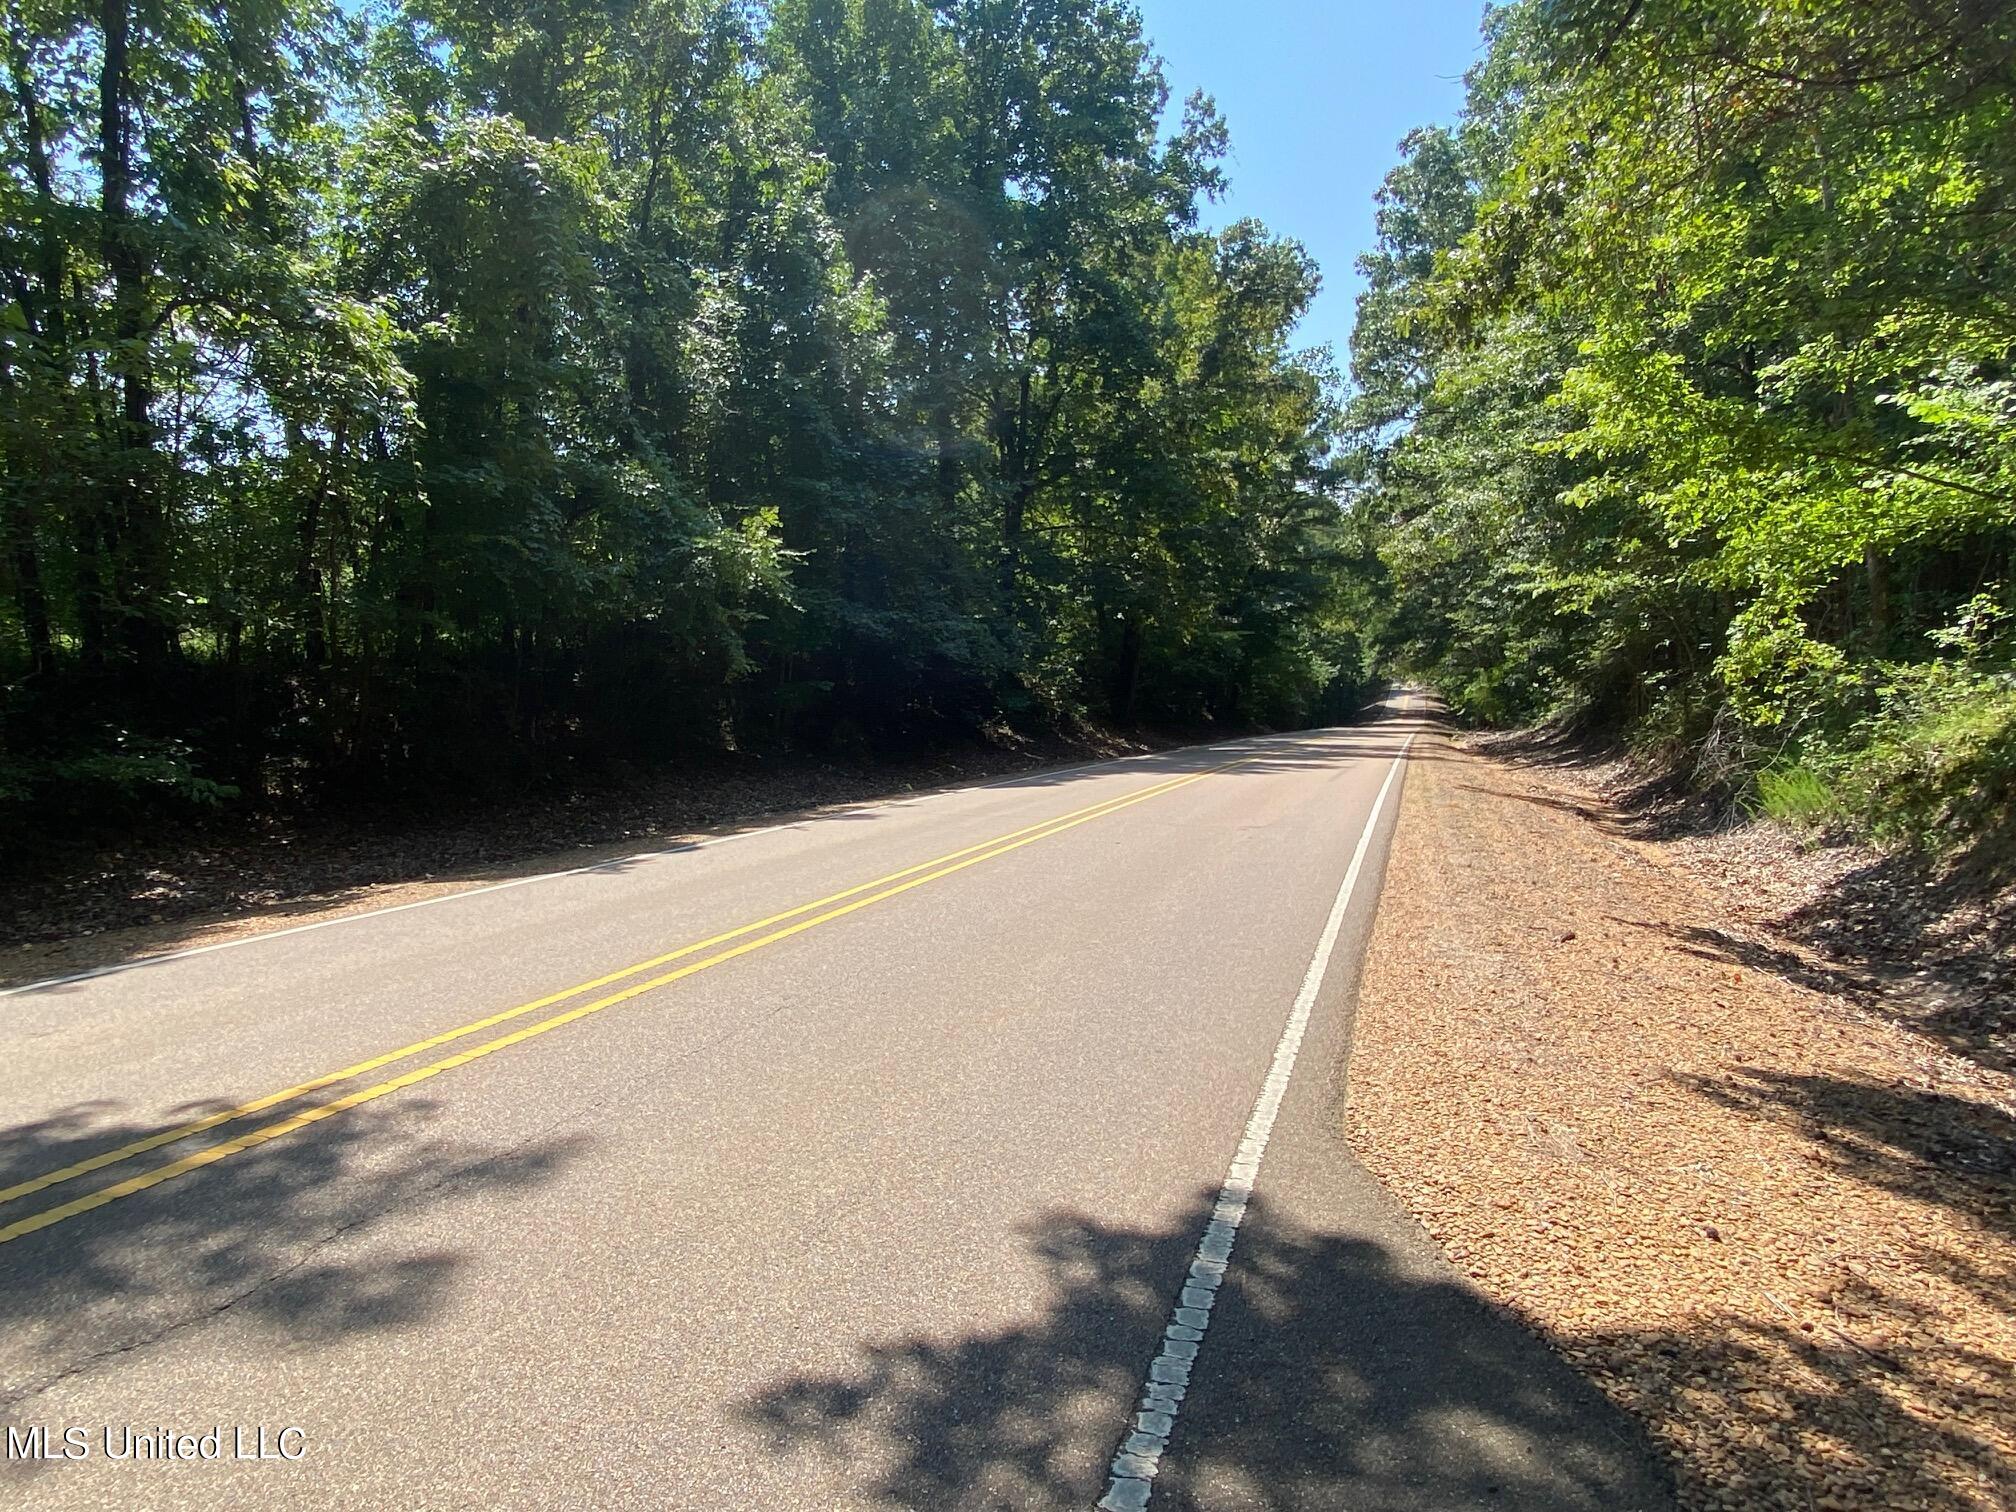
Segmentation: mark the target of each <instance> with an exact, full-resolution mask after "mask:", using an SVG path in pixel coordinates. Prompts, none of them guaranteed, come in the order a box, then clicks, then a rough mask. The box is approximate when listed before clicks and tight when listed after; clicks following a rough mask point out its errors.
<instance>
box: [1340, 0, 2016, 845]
mask: <svg viewBox="0 0 2016 1512" xmlns="http://www.w3.org/2000/svg"><path fill="white" fill-rule="evenodd" d="M1486 34H1487V43H1488V49H1487V54H1486V57H1485V59H1484V61H1483V62H1482V63H1481V64H1480V65H1479V66H1478V67H1477V68H1476V69H1475V70H1474V72H1473V74H1472V76H1471V78H1470V81H1469V99H1468V106H1467V109H1466V111H1465V113H1464V115H1463V118H1462V120H1461V122H1460V124H1459V125H1458V126H1457V127H1455V128H1454V129H1449V130H1442V129H1426V130H1422V131H1419V132H1417V133H1415V134H1414V135H1413V136H1412V137H1410V138H1409V140H1408V141H1407V143H1406V144H1405V147H1404V160H1403V162H1402V164H1401V165H1400V167H1399V168H1397V169H1396V170H1395V171H1394V172H1393V174H1392V175H1391V177H1390V178H1389V179H1388V180H1387V182H1386V185H1385V188H1384V190H1383V192H1382V194H1381V197H1380V217H1379V226H1380V236H1379V244H1378V247H1377V249H1376V250H1375V251H1374V252H1373V253H1372V254H1371V255H1369V256H1368V257H1367V258H1365V259H1364V260H1363V264H1362V266H1363V270H1364V272H1365V274H1366V276H1367V278H1368V280H1369V283H1370V287H1369V289H1368V291H1367V292H1366V294H1365V295H1364V297H1363V299H1362V301H1361V305H1360V318H1359V323H1358V327H1357V330H1356V334H1355V338H1354V344H1353V372H1354V377H1355V380H1356V386H1357V393H1356V396H1355V398H1354V400H1353V410H1352V415H1351V422H1350V423H1351V425H1352V427H1353V428H1354V432H1355V436H1356V444H1355V452H1354V454H1355V457H1356V467H1357V473H1358V485H1357V500H1356V507H1355V508H1354V510H1353V514H1354V517H1355V518H1356V519H1357V520H1358V522H1359V524H1360V527H1361V529H1362V531H1363V534H1364V539H1365V550H1366V559H1367V560H1368V561H1376V563H1377V571H1376V573H1375V579H1374V580H1375V582H1376V584H1377V585H1378V586H1377V590H1376V591H1369V592H1368V593H1367V595H1366V601H1367V603H1368V605H1370V606H1372V607H1374V608H1378V609H1379V610H1380V612H1381V615H1382V619H1383V629H1382V635H1383V637H1384V638H1385V640H1386V642H1387V644H1388V645H1389V646H1390V648H1391V650H1392V653H1393V654H1394V655H1396V656H1397V657H1398V658H1400V659H1401V660H1402V661H1404V662H1406V663H1409V664H1411V665H1413V666H1415V667H1416V668H1418V669H1420V670H1421V671H1422V672H1423V673H1424V674H1425V675H1427V676H1429V677H1430V678H1432V679H1433V680H1434V681H1435V682H1436V683H1437V684H1438V685H1439V686H1440V687H1441V688H1443V689H1444V690H1445V691H1446V692H1447V693H1448V694H1449V696H1450V697H1451V699H1452V700H1453V701H1454V702H1455V704H1456V705H1457V706H1458V707H1459V708H1461V709H1463V710H1464V711H1466V712H1468V713H1470V714H1471V715H1473V716H1475V717H1478V718H1482V719H1489V720H1517V719H1527V718H1534V717H1538V716H1541V715H1544V714H1547V713H1550V712H1554V713H1565V714H1568V715H1572V716H1574V717H1576V718H1579V719H1580V720H1582V721H1583V722H1585V723H1588V724H1593V725H1595V726H1598V727H1601V728H1605V729H1611V730H1616V729H1623V730H1627V731H1629V732H1630V733H1631V734H1632V735H1633V737H1634V738H1635V739H1637V740H1638V741H1639V742H1640V743H1641V744H1643V745H1644V746H1646V747H1648V748H1651V749H1652V750H1654V751H1655V752H1657V753H1658V754H1660V755H1661V756H1663V757H1664V758H1666V759H1667V760H1669V761H1673V762H1675V763H1677V764H1679V765H1681V766H1682V767H1683V768H1684V769H1689V770H1691V771H1692V772H1693V773H1694V774H1695V775H1696V776H1698V777H1700V778H1702V779H1704V780H1706V781H1710V782H1713V783H1717V784H1720V785H1722V786H1724V787H1725V788H1726V789H1727V790H1728V791H1731V792H1738V793H1740V792H1745V791H1748V792H1753V793H1756V794H1759V795H1760V796H1761V797H1762V799H1763V801H1764V804H1765V806H1766V807H1767V808H1772V809H1775V810H1777V811H1779V812H1784V813H1795V814H1807V815H1814V816H1834V817H1839V818H1846V819H1850V820H1856V821H1860V822H1863V823H1866V824H1870V825H1873V826H1875V827H1877V828H1879V829H1883V828H1888V829H1891V830H1894V831H1901V832H1916V833H1920V834H1924V833H1929V832H1936V831H1939V830H1942V829H1943V830H1946V831H1947V832H1949V834H1954V833H1971V834H1974V835H1977V836H1983V837H1986V836H1989V835H1992V834H1995V833H1999V834H2000V836H2001V841H2002V843H2003V845H2004V846H2005V848H2004V849H2003V850H2002V851H2001V852H2000V864H2001V865H2003V866H2005V867H2006V866H2008V865H2009V864H2010V854H2009V850H2008V849H2007V848H2006V847H2007V845H2008V842H2010V841H2011V839H2012V838H2016V824H2012V820H2016V635H2012V633H2011V630H2012V623H2016V621H2012V611H2016V376H2012V368H2011V361H2012V355H2016V8H2012V7H2011V6H2010V5H2008V4H2006V3H2004V0H1854V3H1847V0H1802V3H1796V4H1790V5H1776V4H1774V5H1764V4H1760V3H1758V0H1518V3H1515V4H1511V5H1508V6H1505V7H1503V8H1501V9H1496V10H1493V11H1492V12H1491V13H1490V14H1489V16H1488V18H1487V22H1486Z"/></svg>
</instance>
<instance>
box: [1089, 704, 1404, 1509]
mask: <svg viewBox="0 0 2016 1512" xmlns="http://www.w3.org/2000/svg"><path fill="white" fill-rule="evenodd" d="M1413 744H1414V737H1413V736H1412V735H1409V736H1408V737H1407V739H1406V740H1405V741H1403V742H1402V743H1401V746H1400V749H1399V750H1398V751H1397V752H1395V753H1394V756H1393V764H1392V765H1391V766H1390V767H1388V768H1387V769H1386V780H1385V782H1383V783H1381V784H1380V787H1379V796H1378V797H1377V798H1375V799H1373V800H1372V812H1371V813H1370V814H1369V815H1367V816H1366V819H1365V829H1364V831H1363V833H1361V834H1360V835H1359V836H1358V848H1357V849H1356V850H1355V851H1353V852H1352V853H1351V865H1350V867H1349V868H1348V869H1347V870H1346V871H1345V873H1344V881H1343V884H1342V885H1341V886H1340V887H1339V888H1338V889H1337V901H1336V902H1335V903H1333V904H1331V905H1330V917H1329V918H1328V919H1327V920H1326V921H1325V922H1324V925H1323V935H1322V938H1321V939H1319V940H1318V941H1317V942H1316V955H1315V957H1314V958H1313V959H1312V960H1311V961H1310V962H1309V970H1308V972H1307V973H1306V974H1305V975H1304V976H1303V978H1302V990H1301V991H1300V992H1298V993H1296V994H1295V1006H1294V1007H1293V1008H1292V1009H1290V1010H1289V1013H1288V1022H1287V1024H1286V1025H1285V1026H1284V1027H1283V1028H1282V1030H1281V1038H1280V1040H1279V1041H1278V1042H1277V1043H1276V1044H1275V1046H1274V1060H1273V1063H1272V1065H1270V1066H1269V1067H1268V1070H1267V1080H1266V1081H1265V1082H1264V1083H1263V1084H1262V1085H1261V1088H1260V1096H1259V1098H1258V1099H1257V1100H1256V1101H1255V1102H1254V1104H1253V1112H1252V1113H1251V1115H1250V1116H1248V1118H1247V1120H1246V1132H1245V1134H1244V1135H1243V1136H1242V1137H1241V1139H1240V1141H1239V1149H1238V1151H1237V1153H1235V1154H1234V1155H1233V1157H1232V1164H1231V1167H1230V1168H1229V1169H1228V1170H1227V1171H1226V1172H1225V1180H1224V1182H1223V1183H1222V1184H1221V1185H1220V1186H1219V1188H1218V1201H1217V1204H1216V1205H1215V1206H1214V1207H1213V1208H1212V1210H1211V1221H1210V1222H1209V1223H1207V1224H1205V1226H1204V1236H1203V1237H1202V1238H1201V1239H1199V1240H1198V1241H1197V1252H1196V1254H1195V1255H1194V1256H1193V1258H1192V1259H1191V1261H1190V1270H1189V1274H1188V1275H1187V1276H1186V1277H1185V1278H1184V1281H1183V1287H1182V1290H1181V1291H1180V1292H1179V1293H1178V1295H1177V1298H1176V1305H1175V1306H1174V1307H1173V1308H1171V1309H1170V1313H1169V1321H1168V1324H1167V1325H1166V1326H1165V1327H1164V1328H1163V1330H1162V1348H1161V1352H1160V1353H1158V1354H1157V1355H1156V1356H1155V1358H1154V1360H1153V1361H1152V1362H1150V1364H1149V1366H1148V1378H1147V1380H1146V1381H1145V1382H1143V1383H1142V1389H1141V1400H1140V1405H1139V1406H1138V1407H1137V1408H1136V1409H1135V1413H1134V1417H1133V1419H1132V1420H1131V1423H1130V1426H1129V1428H1128V1430H1127V1435H1126V1437H1125V1438H1123V1439H1122V1440H1121V1441H1120V1449H1119V1452H1118V1453H1116V1454H1115V1455H1114V1456H1113V1463H1112V1466H1111V1467H1110V1470H1109V1472H1108V1473H1109V1478H1108V1480H1107V1483H1106V1494H1105V1495H1104V1496H1103V1497H1101V1498H1100V1499H1099V1506H1100V1508H1101V1509H1102V1512H1141V1509H1142V1508H1144V1507H1146V1506H1147V1505H1148V1498H1149V1496H1150V1495H1151V1494H1152V1493H1153V1492H1154V1489H1155V1472H1156V1471H1157V1470H1158V1469H1159V1468H1160V1467H1161V1463H1162V1455H1163V1452H1164V1451H1165V1450H1167V1449H1168V1447H1169V1435H1170V1434H1171V1433H1173V1432H1174V1431H1175V1428H1176V1415H1177V1413H1178V1412H1179V1411H1181V1409H1182V1404H1183V1397H1184V1394H1185V1393H1186V1391H1187V1390H1188V1389H1189V1385H1190V1367H1191V1363H1192V1362H1193V1361H1194V1360H1195V1359H1196V1358H1197V1349H1198V1346H1199V1345H1200V1344H1202V1343H1203V1342H1204V1331H1205V1329H1206V1328H1208V1327H1209V1326H1210V1322H1211V1307H1212V1304H1213V1303H1215V1302H1216V1301H1217V1300H1218V1288H1219V1285H1220V1284H1221V1283H1222V1282H1223V1281H1224V1279H1225V1273H1226V1270H1227V1267H1228V1266H1229V1265H1230V1264H1231V1260H1232V1245H1233V1241H1234V1240H1235V1239H1237V1238H1238V1235H1239V1225H1240V1224H1241V1223H1242V1222H1243V1221H1244V1220H1245V1217H1246V1204H1247V1202H1248V1200H1249V1199H1251V1197H1252V1195H1253V1184H1254V1182H1255V1181H1256V1180H1257V1179H1258V1178H1259V1175H1260V1160H1261V1157H1262V1156H1264V1155H1265V1154H1266V1153H1267V1140H1268V1137H1269V1136H1270V1135H1271V1134H1273V1132H1274V1119H1275V1116H1276V1115H1277V1114H1278V1113H1279V1112H1280V1111H1281V1099H1282V1098H1283V1097H1284V1096H1285V1095H1286V1094H1287V1091H1288V1078H1289V1077H1290V1076H1291V1075H1293V1074H1294V1071H1295V1057H1296V1056H1297V1055H1298V1054H1300V1053H1301V1050H1302V1036H1303V1033H1304V1032H1305V1031H1306V1030H1307V1029H1308V1027H1309V1013H1310V1010H1311V1009H1312V1008H1314V1007H1315V1004H1316V998H1317V995H1318V994H1319V993H1321V992H1322V990H1323V978H1324V976H1325V975H1326V974H1327V973H1328V971H1329V969H1330V956H1331V954H1332V952H1334V951H1335V950H1336V948H1337V936H1338V934H1339V932H1340V931H1341V930H1342V929H1343V927H1344V915H1345V913H1346V912H1347V911H1348V910H1349V909H1350V906H1351V894H1352V892H1353V891H1354V890H1355V889H1356V888H1357V886H1358V874H1359V872H1361V871H1362V870H1363V869H1364V866H1365V856H1366V853H1367V852H1368V851H1370V850H1371V848H1372V835H1373V832H1374V831H1375V830H1377V829H1378V827H1379V816H1380V814H1381V813H1382V812H1383V811H1384V810H1385V807H1386V796H1387V794H1388V793H1390V792H1391V791H1392V790H1393V779H1394V778H1396V777H1397V776H1399V775H1400V768H1401V766H1402V764H1403V763H1404V762H1405V761H1406V759H1407V748H1408V747H1409V746H1411V745H1413Z"/></svg>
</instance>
